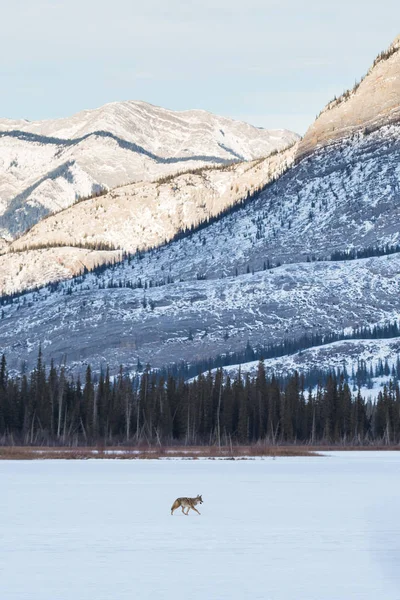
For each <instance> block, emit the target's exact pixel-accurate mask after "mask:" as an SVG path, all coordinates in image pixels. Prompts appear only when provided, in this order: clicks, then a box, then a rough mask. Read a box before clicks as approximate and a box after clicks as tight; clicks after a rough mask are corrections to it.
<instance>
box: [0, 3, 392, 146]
mask: <svg viewBox="0 0 400 600" xmlns="http://www.w3.org/2000/svg"><path fill="white" fill-rule="evenodd" d="M0 9H1V12H0V15H1V21H2V28H1V36H0V80H1V87H0V92H1V93H0V117H10V118H27V119H31V120H33V119H46V118H54V117H63V116H68V115H71V114H73V113H75V112H78V111H79V110H82V109H86V108H96V107H98V106H101V105H102V104H105V103H106V102H112V101H116V100H144V101H147V102H151V103H152V104H156V105H159V106H164V107H166V108H171V109H174V110H185V109H190V108H202V109H205V110H209V111H211V112H214V113H216V114H220V115H225V116H229V117H233V118H237V119H241V120H244V121H248V122H250V123H252V124H254V125H257V126H261V127H266V128H286V129H292V130H294V131H297V132H298V133H300V134H303V133H304V132H305V130H306V129H307V127H308V125H310V124H311V122H312V121H313V120H314V118H315V115H316V114H317V113H318V112H319V111H320V110H321V108H322V107H323V106H324V105H325V104H326V103H327V102H328V101H329V100H330V99H331V98H332V97H333V96H334V95H335V94H336V95H338V94H340V93H341V92H342V91H343V90H344V89H346V88H347V87H350V86H352V85H353V84H354V82H355V80H356V79H360V77H361V76H362V75H363V74H364V73H365V72H366V71H367V69H368V67H369V66H370V64H371V62H372V61H373V59H374V58H375V56H376V55H377V54H378V53H379V52H380V51H381V50H383V49H385V48H386V47H388V46H389V45H390V43H391V42H392V41H393V39H394V38H395V37H396V36H397V35H398V34H399V33H400V2H399V1H398V0H380V1H379V2H377V1H376V0H374V1H372V0H335V1H331V0H329V1H326V0H301V1H300V0H280V1H277V0H247V1H243V2H238V1H237V0H229V1H228V0H201V1H191V0H186V1H184V2H181V1H178V0H164V1H162V0H145V1H144V0H143V1H142V2H139V1H137V0H112V1H111V0H108V1H105V0H62V1H60V0H13V1H12V2H11V0H0Z"/></svg>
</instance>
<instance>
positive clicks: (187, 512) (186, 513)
mask: <svg viewBox="0 0 400 600" xmlns="http://www.w3.org/2000/svg"><path fill="white" fill-rule="evenodd" d="M189 510H190V506H188V509H187V511H186V512H185V515H188V514H189Z"/></svg>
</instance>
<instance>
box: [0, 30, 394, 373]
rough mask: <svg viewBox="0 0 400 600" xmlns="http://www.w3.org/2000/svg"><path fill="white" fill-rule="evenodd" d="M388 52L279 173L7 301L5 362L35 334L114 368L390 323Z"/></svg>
mask: <svg viewBox="0 0 400 600" xmlns="http://www.w3.org/2000/svg"><path fill="white" fill-rule="evenodd" d="M398 57H399V47H398V45H397V41H396V42H395V43H394V44H393V45H392V46H391V47H390V48H389V50H388V51H387V52H385V53H383V54H382V55H381V57H380V59H379V60H377V61H376V62H375V64H374V66H373V67H372V68H371V69H370V71H369V73H368V75H367V76H366V77H365V79H364V80H363V82H362V84H360V85H359V86H358V88H357V89H354V90H353V91H351V92H349V93H348V94H345V98H344V99H343V100H342V101H340V102H338V104H337V106H336V105H335V107H333V108H331V109H330V110H329V109H327V110H324V111H323V112H322V113H321V115H320V117H319V118H318V119H317V121H316V122H315V123H314V124H313V125H312V126H311V128H310V130H309V131H308V132H307V133H306V135H305V137H304V140H303V141H302V142H301V143H300V145H299V147H298V148H297V147H296V148H294V149H293V153H295V157H294V162H291V161H292V160H293V158H291V159H290V160H289V157H288V160H287V168H285V169H283V168H282V169H281V167H280V166H279V165H277V167H278V169H281V170H282V174H281V175H280V177H279V178H278V179H277V180H274V179H270V180H268V181H267V182H266V185H265V186H264V187H262V188H261V189H257V190H256V193H254V194H250V196H249V197H248V198H247V199H246V198H245V199H244V201H243V202H242V203H240V204H238V203H236V205H235V204H233V205H232V206H231V208H230V209H229V210H226V211H225V212H224V213H223V214H222V215H221V217H220V218H218V219H216V220H215V221H214V222H212V223H211V224H209V225H208V226H207V227H205V226H204V225H203V226H201V227H199V228H198V229H197V230H196V231H194V232H192V233H191V234H190V235H186V236H184V237H181V238H180V239H175V240H174V241H172V242H171V243H168V244H165V245H163V246H160V247H159V248H157V249H153V250H149V251H148V252H145V253H139V254H137V255H136V256H135V257H133V258H132V257H129V259H126V260H125V261H124V262H123V263H121V264H119V265H113V266H110V267H108V268H105V269H103V270H102V271H101V272H97V273H93V274H89V275H86V276H84V277H80V278H75V279H72V280H71V281H67V282H64V283H60V284H58V286H48V287H46V288H43V289H42V290H40V291H39V292H35V293H33V294H32V293H30V294H27V295H23V296H20V297H18V298H16V299H15V300H14V301H13V302H12V303H8V304H6V305H5V306H4V307H3V310H4V318H3V319H2V320H1V321H0V334H1V336H0V339H1V340H2V342H1V343H2V347H3V349H5V350H6V353H7V355H8V356H9V360H10V363H11V364H12V365H13V366H14V367H15V366H16V365H18V364H19V362H20V361H21V359H24V360H27V361H28V363H29V364H33V362H34V360H35V358H36V354H37V349H38V344H39V341H41V343H42V349H43V353H44V356H45V358H46V359H47V360H49V358H50V357H51V356H53V357H54V358H56V359H57V360H62V359H63V357H64V356H65V355H67V359H68V361H70V362H71V364H72V363H73V367H74V369H75V370H77V371H82V370H83V368H84V364H85V362H87V361H90V362H92V363H93V364H94V365H95V366H99V365H100V364H103V365H104V364H106V363H109V364H110V367H111V369H112V370H113V371H114V372H115V371H116V370H117V369H118V366H119V364H120V363H122V364H124V365H126V366H127V368H128V369H134V367H135V365H136V362H137V360H138V358H139V359H140V361H141V362H142V363H145V362H147V361H149V362H150V363H151V364H152V365H153V366H161V365H163V364H165V363H169V362H173V361H180V360H183V359H184V360H188V361H192V362H193V361H197V360H199V359H204V358H207V357H209V356H215V355H216V354H220V353H224V352H225V353H226V352H229V351H233V350H240V349H243V348H244V347H245V346H246V344H247V343H248V344H250V345H251V346H256V345H257V344H260V343H266V342H281V341H282V340H285V339H298V338H300V337H301V336H303V335H304V334H305V333H307V334H312V333H319V334H321V333H324V332H325V333H327V332H331V331H335V332H340V331H342V330H343V329H351V328H352V327H358V326H369V325H373V324H383V323H386V322H387V321H389V320H390V321H391V320H393V319H398V318H399V316H400V315H399V303H398V298H399V292H400V252H399V250H400V239H399V235H400V228H399V222H400V214H399V211H400V169H399V164H400V123H398V122H397V121H396V118H395V116H394V115H396V111H397V108H398V107H399V106H400V94H398V95H397V105H396V104H395V101H393V104H392V105H390V108H388V110H387V111H386V112H385V110H386V109H384V108H382V107H385V106H388V104H387V102H388V101H387V98H388V96H390V98H392V96H391V94H388V91H387V90H388V86H389V83H388V85H386V84H385V83H384V82H385V81H388V82H390V81H394V80H397V79H396V77H397V75H398V74H399V73H400V65H399V63H398ZM377 73H378V75H379V76H378V75H377ZM374 81H379V82H381V86H382V87H381V95H382V97H381V101H380V100H379V94H378V93H377V94H376V95H375V96H374V107H375V108H374V110H372V109H368V111H367V109H365V102H366V99H365V95H364V94H365V92H364V90H365V86H367V85H372V83H371V82H374ZM347 102H349V103H350V102H351V105H350V104H347ZM345 105H347V106H348V107H349V106H351V115H352V116H351V117H350V116H348V112H346V111H345V113H343V115H344V114H346V115H347V116H346V119H347V121H344V116H343V115H342V112H341V111H342V110H344V109H343V108H341V107H343V106H345ZM396 106H397V108H396ZM363 111H364V112H363ZM328 112H329V113H330V115H331V116H332V115H335V114H336V115H338V116H337V117H335V118H337V123H342V122H343V123H345V125H343V127H342V129H341V134H340V136H339V135H338V136H336V133H333V134H332V131H333V132H336V129H334V130H332V128H330V126H329V125H328V124H326V125H325V123H326V119H327V117H326V114H327V113H328ZM367 113H368V117H367V116H366V117H365V119H362V118H361V116H360V115H363V114H365V115H367ZM385 115H386V118H385ZM372 125H373V126H372ZM317 131H321V136H320V137H319V138H318V139H317V138H316V137H315V136H316V134H314V133H313V132H317ZM324 131H325V134H324V136H325V137H324V136H323V135H322V134H323V132H324ZM313 139H317V142H316V144H315V145H314V146H313V145H312V143H311V141H310V140H313ZM307 140H308V141H307ZM307 144H308V145H307ZM252 177H253V175H252ZM259 182H260V184H261V179H260V180H259ZM187 183H188V180H186V185H187ZM196 185H197V183H196ZM189 187H190V186H189ZM121 189H122V188H121ZM100 201H101V199H100ZM83 204H84V203H83ZM88 206H89V205H88ZM98 210H100V209H98ZM156 212H157V210H156ZM81 214H82V215H85V214H87V213H81ZM90 214H93V213H90ZM54 218H55V219H57V216H55V217H54ZM82 218H84V217H83V216H82ZM85 218H86V217H85ZM66 222H67V221H66ZM51 227H56V223H55V222H54V221H53V222H52V226H51ZM71 231H72V229H71ZM51 233H52V230H51V228H50V230H48V229H44V230H42V234H43V235H46V236H48V235H50V234H51ZM59 233H60V232H58V234H59ZM42 234H41V235H42ZM27 235H28V234H27ZM67 235H71V232H70V233H68V232H67ZM101 235H104V231H103V232H102V233H101ZM121 237H122V238H123V237H124V234H123V233H122V234H121ZM39 238H40V235H39ZM36 252H42V251H41V250H37V251H36ZM17 255H18V253H17ZM10 256H11V255H10ZM349 258H352V259H353V260H347V259H349ZM279 263H285V264H283V265H282V266H278V265H279ZM271 267H273V268H271ZM7 302H8V300H7Z"/></svg>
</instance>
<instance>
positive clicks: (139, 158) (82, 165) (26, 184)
mask: <svg viewBox="0 0 400 600" xmlns="http://www.w3.org/2000/svg"><path fill="white" fill-rule="evenodd" d="M298 139H299V136H297V135H296V134H294V133H292V132H289V131H286V130H271V131H268V130H265V129H261V128H257V127H253V126H252V125H248V124H247V123H241V122H238V121H234V120H232V119H228V118H225V117H218V116H215V115H212V114H210V113H208V112H206V111H202V110H188V111H183V112H175V111H171V110H166V109H163V108H158V107H156V106H152V105H150V104H147V103H145V102H133V101H128V102H115V103H111V104H106V105H105V106H103V107H101V108H99V109H96V110H86V111H83V112H80V113H78V114H76V115H74V116H72V117H70V118H66V119H56V120H49V121H37V122H29V121H13V120H10V119H0V157H1V158H0V170H1V173H2V175H1V178H0V237H3V238H4V239H7V240H11V239H12V238H13V237H15V236H16V235H19V234H21V233H22V232H24V231H25V230H26V229H27V228H29V227H31V226H32V225H33V224H35V223H37V222H38V221H40V219H41V218H43V217H44V216H46V215H48V214H49V213H52V212H56V211H59V210H61V209H64V208H67V207H68V206H71V205H72V204H73V203H74V202H75V201H76V200H77V199H78V198H80V197H85V196H89V195H91V194H93V193H96V192H99V191H101V190H104V189H111V188H115V187H117V186H120V185H124V184H127V183H131V182H135V181H141V180H146V181H150V180H153V179H157V178H159V177H160V176H165V175H168V174H171V173H176V172H179V171H182V170H184V169H185V170H186V169H188V168H195V167H200V166H204V165H207V164H208V165H210V164H215V165H221V164H226V163H229V162H232V161H238V160H239V161H243V160H253V159H255V158H259V157H261V156H266V155H268V154H270V153H271V152H272V151H274V150H281V149H283V148H285V147H287V146H288V145H291V144H292V143H294V142H296V141H297V140H298Z"/></svg>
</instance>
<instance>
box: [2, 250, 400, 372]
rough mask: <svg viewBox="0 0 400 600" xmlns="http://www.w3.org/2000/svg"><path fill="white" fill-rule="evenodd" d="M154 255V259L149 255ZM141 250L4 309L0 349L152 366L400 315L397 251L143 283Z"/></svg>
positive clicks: (14, 357)
mask: <svg viewBox="0 0 400 600" xmlns="http://www.w3.org/2000/svg"><path fill="white" fill-rule="evenodd" d="M154 260H155V261H156V260H157V257H156V254H155V253H154ZM141 262H142V261H141V259H140V258H137V259H134V260H132V261H125V262H124V263H123V264H121V265H119V266H115V267H113V268H109V269H107V270H106V271H105V272H104V273H102V274H99V275H95V274H90V275H87V276H86V277H84V278H78V279H75V280H72V281H71V282H64V283H61V284H59V286H58V289H56V290H55V291H54V290H51V289H50V288H44V289H43V290H41V291H40V292H37V293H35V294H28V295H26V296H23V297H21V298H20V299H18V300H17V301H14V303H13V304H11V305H6V306H4V307H3V310H4V318H3V319H2V320H0V333H1V335H0V340H1V347H0V351H5V352H6V354H7V357H8V361H9V365H10V366H11V367H13V368H16V367H17V366H18V365H19V362H20V360H21V359H22V358H23V359H24V360H27V361H28V364H29V365H30V366H32V365H33V364H34V361H35V360H36V355H37V350H38V345H39V343H41V345H42V350H43V353H44V357H45V359H46V360H47V361H49V359H50V357H53V358H54V359H55V360H56V361H57V362H58V361H60V360H63V359H64V357H66V359H67V361H68V363H69V364H70V365H72V363H75V364H74V365H73V366H74V368H75V369H76V370H78V371H82V370H83V369H84V365H85V362H86V361H88V362H91V363H93V365H94V366H95V367H99V366H100V364H105V363H107V364H109V365H110V367H111V370H112V372H116V371H117V370H118V368H119V365H120V364H123V365H125V366H126V367H127V368H134V366H135V365H136V362H137V359H138V358H140V360H141V361H142V363H146V362H150V364H151V365H152V366H161V365H163V364H166V363H169V362H173V361H180V360H188V361H194V360H198V359H200V358H205V357H209V356H213V355H216V354H220V353H223V352H227V351H228V350H229V351H235V350H240V349H243V348H244V346H245V345H246V343H247V341H249V342H250V343H251V344H253V345H256V344H258V343H266V342H279V341H281V340H282V339H284V338H286V337H288V338H289V339H292V338H298V337H300V336H302V335H304V333H312V332H313V331H316V332H319V333H321V332H324V331H341V330H342V329H344V328H347V327H355V326H359V325H365V324H367V323H383V322H385V321H387V320H391V321H393V320H395V319H396V320H397V319H399V317H400V308H399V300H398V298H399V293H400V254H395V255H392V256H389V257H385V256H384V257H379V258H370V259H362V260H354V261H347V262H344V263H337V262H317V263H302V264H293V265H284V266H282V267H279V268H276V269H272V270H270V271H261V272H258V273H255V274H254V275H252V274H251V273H249V274H247V275H241V276H238V277H226V278H221V279H218V280H211V279H209V280H194V281H190V282H188V281H175V282H171V283H167V278H168V277H169V274H168V271H164V279H163V280H153V281H151V282H150V281H143V280H140V278H139V279H138V278H137V272H138V264H140V263H141Z"/></svg>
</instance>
